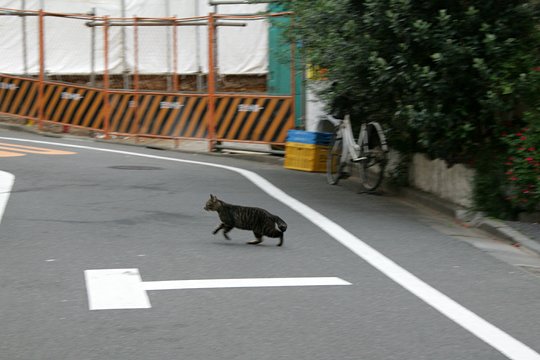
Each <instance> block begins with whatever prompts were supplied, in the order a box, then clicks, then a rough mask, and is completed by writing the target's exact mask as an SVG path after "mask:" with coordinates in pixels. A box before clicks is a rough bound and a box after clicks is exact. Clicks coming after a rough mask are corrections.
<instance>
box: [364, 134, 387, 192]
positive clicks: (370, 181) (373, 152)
mask: <svg viewBox="0 0 540 360" xmlns="http://www.w3.org/2000/svg"><path fill="white" fill-rule="evenodd" d="M367 135H368V136H365V137H364V138H363V140H362V144H360V149H361V152H362V154H361V155H360V157H361V158H363V159H362V160H360V161H359V163H358V165H359V166H358V168H359V171H360V181H361V184H362V187H363V189H364V190H365V191H368V192H371V191H375V190H376V189H377V188H378V187H379V185H381V183H382V180H383V177H384V169H385V167H386V163H387V152H386V151H385V150H384V148H383V146H382V144H383V143H384V140H383V139H381V136H380V135H379V132H378V131H377V129H376V128H375V127H374V126H373V125H369V126H368V130H367ZM366 141H367V142H368V143H367V146H366V144H365V142H366ZM366 149H367V150H366Z"/></svg>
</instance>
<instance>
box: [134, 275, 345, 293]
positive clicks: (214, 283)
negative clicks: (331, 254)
mask: <svg viewBox="0 0 540 360" xmlns="http://www.w3.org/2000/svg"><path fill="white" fill-rule="evenodd" d="M331 285H352V284H351V283H350V282H348V281H345V280H343V279H340V278H338V277H303V278H268V279H257V278H252V279H209V280H169V281H145V282H143V288H144V289H145V290H186V289H226V288H252V287H282V286H331Z"/></svg>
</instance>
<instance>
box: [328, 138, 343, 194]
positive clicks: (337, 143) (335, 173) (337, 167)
mask: <svg viewBox="0 0 540 360" xmlns="http://www.w3.org/2000/svg"><path fill="white" fill-rule="evenodd" d="M342 153H343V139H342V138H341V137H337V134H335V135H334V136H333V137H332V140H331V141H330V144H329V145H328V155H327V157H326V180H327V181H328V183H329V184H330V185H337V183H338V182H339V179H341V172H342V170H343V165H342V164H341V154H342Z"/></svg>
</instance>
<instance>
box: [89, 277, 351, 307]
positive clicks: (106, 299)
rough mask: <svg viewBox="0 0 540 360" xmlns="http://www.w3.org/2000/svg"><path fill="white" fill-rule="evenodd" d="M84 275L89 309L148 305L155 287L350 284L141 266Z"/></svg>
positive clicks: (339, 281) (188, 287)
mask: <svg viewBox="0 0 540 360" xmlns="http://www.w3.org/2000/svg"><path fill="white" fill-rule="evenodd" d="M84 278H85V281H86V289H87V294H88V307H89V308H90V310H113V309H148V308H150V307H151V304H150V300H149V299H148V295H147V293H146V292H147V291H153V290H188V289H227V288H254V287H282V286H332V285H351V283H350V282H348V281H345V280H343V279H340V278H336V277H305V278H259V279H257V278H249V279H203V280H168V281H142V279H141V275H140V273H139V269H97V270H86V271H85V272H84Z"/></svg>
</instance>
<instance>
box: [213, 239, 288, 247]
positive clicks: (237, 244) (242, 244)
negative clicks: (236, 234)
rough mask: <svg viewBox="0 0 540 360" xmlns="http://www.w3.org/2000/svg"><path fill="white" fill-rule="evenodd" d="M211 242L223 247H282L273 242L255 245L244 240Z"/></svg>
mask: <svg viewBox="0 0 540 360" xmlns="http://www.w3.org/2000/svg"><path fill="white" fill-rule="evenodd" d="M212 244H213V245H219V246H225V247H230V246H232V247H248V248H276V249H279V248H283V247H284V246H277V245H275V244H270V243H268V244H266V243H262V244H257V245H250V244H246V243H245V242H241V241H237V242H234V241H226V242H225V241H212Z"/></svg>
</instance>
